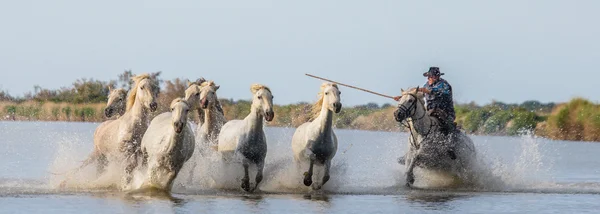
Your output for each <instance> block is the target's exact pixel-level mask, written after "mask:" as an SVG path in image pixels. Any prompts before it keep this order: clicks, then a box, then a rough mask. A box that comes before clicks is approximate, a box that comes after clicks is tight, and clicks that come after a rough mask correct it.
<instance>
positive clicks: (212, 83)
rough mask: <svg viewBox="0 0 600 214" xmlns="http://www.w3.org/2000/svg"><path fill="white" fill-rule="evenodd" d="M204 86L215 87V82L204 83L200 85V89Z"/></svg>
mask: <svg viewBox="0 0 600 214" xmlns="http://www.w3.org/2000/svg"><path fill="white" fill-rule="evenodd" d="M204 86H216V84H215V82H214V81H212V80H210V81H204V82H202V83H201V84H200V87H204Z"/></svg>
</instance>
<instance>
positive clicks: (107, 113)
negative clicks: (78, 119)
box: [104, 108, 113, 117]
mask: <svg viewBox="0 0 600 214" xmlns="http://www.w3.org/2000/svg"><path fill="white" fill-rule="evenodd" d="M112 115H113V109H112V108H107V109H104V116H106V117H112Z"/></svg>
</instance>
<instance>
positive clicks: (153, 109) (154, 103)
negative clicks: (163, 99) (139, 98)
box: [150, 102, 158, 112]
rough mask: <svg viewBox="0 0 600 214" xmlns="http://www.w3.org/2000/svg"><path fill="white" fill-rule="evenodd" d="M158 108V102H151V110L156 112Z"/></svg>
mask: <svg viewBox="0 0 600 214" xmlns="http://www.w3.org/2000/svg"><path fill="white" fill-rule="evenodd" d="M157 108H158V104H157V103H156V102H151V103H150V111H151V112H155V111H156V109H157Z"/></svg>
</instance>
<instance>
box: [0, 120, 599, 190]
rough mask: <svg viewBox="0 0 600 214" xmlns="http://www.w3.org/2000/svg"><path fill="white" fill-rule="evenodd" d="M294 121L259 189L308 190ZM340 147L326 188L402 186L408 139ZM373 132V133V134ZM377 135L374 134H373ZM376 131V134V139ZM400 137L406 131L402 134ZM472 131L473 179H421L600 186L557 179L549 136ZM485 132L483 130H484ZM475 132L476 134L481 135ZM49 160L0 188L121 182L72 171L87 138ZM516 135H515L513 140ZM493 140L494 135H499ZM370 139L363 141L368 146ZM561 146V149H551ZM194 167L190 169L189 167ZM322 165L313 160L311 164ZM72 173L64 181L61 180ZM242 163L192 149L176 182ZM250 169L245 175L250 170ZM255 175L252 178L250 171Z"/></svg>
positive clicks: (273, 143) (179, 185)
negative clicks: (35, 173)
mask: <svg viewBox="0 0 600 214" xmlns="http://www.w3.org/2000/svg"><path fill="white" fill-rule="evenodd" d="M292 131H293V130H291V129H275V130H271V131H270V132H269V133H268V136H267V137H268V139H269V151H268V155H267V159H266V164H265V170H264V176H265V178H264V180H263V182H262V184H261V185H260V186H259V190H260V191H259V193H285V194H306V193H310V192H312V191H311V188H310V187H306V186H304V185H303V184H302V177H303V176H302V175H303V173H304V172H305V171H306V170H307V168H306V167H298V166H296V165H295V164H294V161H293V157H292V152H291V148H290V143H289V142H290V139H291V134H292ZM349 134H355V135H356V134H364V135H368V136H370V137H369V138H368V139H365V141H364V142H362V141H360V140H354V141H351V142H347V141H346V142H344V141H343V140H341V139H344V138H347V139H349V138H350V137H349ZM340 135H341V136H340V137H339V138H340V142H341V143H340V150H339V151H340V152H339V153H338V154H337V155H336V157H334V159H333V161H332V169H331V180H330V181H329V182H328V183H327V184H325V185H324V187H323V190H322V192H324V193H327V194H405V193H406V191H410V190H409V189H407V188H405V187H404V176H405V175H404V166H401V165H399V164H398V163H396V161H395V160H396V158H397V157H398V156H400V155H401V154H403V152H404V151H402V148H404V147H405V146H406V144H405V143H406V142H404V141H401V142H398V141H399V140H398V139H399V137H398V136H393V137H387V138H386V137H385V136H386V135H390V134H386V133H363V132H355V131H353V132H350V131H343V132H341V134H340ZM371 135H372V136H371ZM376 138H377V139H376ZM379 138H380V139H379ZM401 139H406V138H404V137H401ZM479 139H482V137H474V141H475V145H476V148H477V156H478V159H479V161H478V165H477V166H476V167H475V168H474V170H473V176H472V177H473V179H472V180H471V181H470V182H469V183H468V184H467V185H464V184H462V185H456V183H454V181H453V180H452V179H453V178H452V177H449V176H447V175H444V174H440V173H436V172H429V171H424V170H417V171H416V176H417V181H418V182H420V183H416V185H417V186H418V187H421V188H427V189H444V190H445V191H461V192H462V191H468V192H471V191H475V192H532V193H540V192H543V193H567V194H574V193H592V194H600V182H576V183H560V182H556V181H554V180H555V179H553V175H552V173H551V172H553V166H554V163H555V162H556V161H558V157H557V156H555V155H553V153H552V152H554V151H550V152H548V151H547V146H548V145H550V144H549V143H548V142H546V140H544V139H540V138H536V137H533V136H531V135H524V136H522V137H520V138H518V139H516V138H505V139H507V140H510V141H511V142H506V145H494V144H493V143H491V142H487V140H479ZM486 139H487V138H486ZM478 140H479V142H478ZM57 142H58V143H57V145H58V146H57V149H58V151H57V152H56V155H55V159H54V162H53V163H52V164H51V165H50V167H49V169H48V171H49V172H52V173H57V174H56V175H52V174H50V173H49V176H48V177H47V178H44V179H42V180H23V181H19V180H14V179H13V180H11V179H4V180H0V191H2V192H4V193H7V192H11V191H12V192H26V193H32V194H33V193H36V192H37V193H38V194H39V193H48V192H50V193H56V192H63V191H66V192H73V191H76V192H77V191H106V190H109V191H114V190H115V187H116V185H115V184H118V183H119V182H120V177H121V172H122V171H121V170H120V168H121V167H120V166H116V165H113V166H109V167H107V172H108V173H105V174H104V175H103V176H102V177H100V178H97V177H96V171H95V167H93V166H90V167H87V168H85V169H83V170H82V171H80V172H79V173H76V174H75V175H69V174H68V173H67V172H69V170H71V169H74V168H76V167H78V166H79V164H80V161H81V160H83V159H84V158H85V157H86V155H87V153H88V152H89V148H88V147H89V145H91V144H88V143H83V142H82V141H81V140H80V139H78V138H77V137H64V138H62V139H60V140H58V141H57ZM515 142H516V143H515ZM496 143H498V142H496ZM366 145H368V147H365V146H366ZM507 146H511V147H512V148H511V149H510V150H509V151H512V152H509V153H507V154H508V155H504V156H500V155H498V151H497V150H498V149H505V147H507ZM556 152H558V151H556ZM192 168H193V170H192ZM321 170H322V169H320V167H316V170H315V172H320V171H321ZM67 176H71V177H69V182H68V183H67V185H66V188H65V189H61V188H60V187H59V184H60V182H62V181H63V180H64V179H65V178H67ZM242 176H243V168H242V167H241V165H239V164H228V163H225V162H224V161H223V160H222V158H221V157H220V155H219V154H218V153H216V152H214V153H211V155H207V156H204V157H202V156H199V155H194V156H193V157H192V159H190V161H188V162H187V163H186V164H185V165H184V168H183V169H182V170H181V171H180V173H179V175H178V176H177V178H176V180H175V184H174V188H173V192H175V193H183V194H224V193H232V192H233V193H237V194H243V191H242V190H241V188H240V185H241V181H240V179H241V177H242ZM253 176H254V175H250V177H251V178H253ZM251 182H254V179H251Z"/></svg>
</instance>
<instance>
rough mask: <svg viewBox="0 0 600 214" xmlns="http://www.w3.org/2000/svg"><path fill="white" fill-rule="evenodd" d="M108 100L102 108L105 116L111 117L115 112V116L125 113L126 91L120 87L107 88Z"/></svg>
mask: <svg viewBox="0 0 600 214" xmlns="http://www.w3.org/2000/svg"><path fill="white" fill-rule="evenodd" d="M108 90H109V91H110V92H109V93H108V101H107V102H106V108H104V115H105V116H106V118H111V117H112V116H114V115H115V114H116V115H117V117H120V116H123V114H125V106H126V102H125V100H126V99H127V91H126V90H125V89H122V88H118V89H112V88H110V87H109V88H108Z"/></svg>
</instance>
